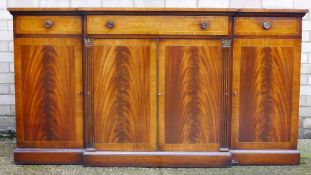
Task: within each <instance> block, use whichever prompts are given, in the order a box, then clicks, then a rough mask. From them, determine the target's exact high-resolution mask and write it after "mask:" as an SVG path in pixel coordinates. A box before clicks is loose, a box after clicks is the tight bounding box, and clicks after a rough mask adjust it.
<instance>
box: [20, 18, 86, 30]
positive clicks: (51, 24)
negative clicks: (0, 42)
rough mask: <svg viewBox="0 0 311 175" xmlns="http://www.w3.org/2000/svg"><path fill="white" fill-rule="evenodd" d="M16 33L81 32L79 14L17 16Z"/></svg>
mask: <svg viewBox="0 0 311 175" xmlns="http://www.w3.org/2000/svg"><path fill="white" fill-rule="evenodd" d="M15 24H16V25H15V26H16V30H15V32H16V34H81V33H82V25H81V17H79V16H17V17H16V22H15Z"/></svg>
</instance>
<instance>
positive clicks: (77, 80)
mask: <svg viewBox="0 0 311 175" xmlns="http://www.w3.org/2000/svg"><path fill="white" fill-rule="evenodd" d="M80 43H81V40H80V39H73V38H58V39H55V38H17V39H15V80H16V81H15V82H16V112H17V113H16V130H17V146H18V147H28V148H81V147H82V146H83V138H82V132H83V128H82V97H81V96H80V94H79V92H81V90H82V83H81V82H82V71H81V66H82V65H81V64H82V55H81V44H80Z"/></svg>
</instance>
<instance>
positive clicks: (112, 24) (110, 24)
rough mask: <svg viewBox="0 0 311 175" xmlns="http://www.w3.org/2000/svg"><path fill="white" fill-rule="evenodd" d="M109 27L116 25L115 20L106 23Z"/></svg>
mask: <svg viewBox="0 0 311 175" xmlns="http://www.w3.org/2000/svg"><path fill="white" fill-rule="evenodd" d="M106 26H107V27H108V28H109V29H112V28H113V27H114V23H113V21H108V22H107V25H106Z"/></svg>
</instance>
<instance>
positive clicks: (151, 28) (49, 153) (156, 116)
mask: <svg viewBox="0 0 311 175" xmlns="http://www.w3.org/2000/svg"><path fill="white" fill-rule="evenodd" d="M9 11H10V12H11V14H12V15H13V16H14V57H15V59H14V60H15V61H14V63H15V83H16V86H15V87H16V132H17V138H16V139H17V148H16V150H15V152H14V161H15V162H16V163H17V164H83V165H85V166H143V167H230V166H231V165H267V164H287V165H296V164H299V161H300V153H299V151H298V150H297V132H298V107H299V81H300V54H301V26H302V25H301V22H302V17H303V16H304V15H305V13H306V12H307V11H306V10H286V9H277V10H276V9H216V8H211V9H205V8H197V9H185V8H10V9H9Z"/></svg>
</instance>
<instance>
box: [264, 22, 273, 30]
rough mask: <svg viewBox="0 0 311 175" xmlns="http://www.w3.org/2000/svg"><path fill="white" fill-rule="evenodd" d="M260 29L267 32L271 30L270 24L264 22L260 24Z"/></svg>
mask: <svg viewBox="0 0 311 175" xmlns="http://www.w3.org/2000/svg"><path fill="white" fill-rule="evenodd" d="M262 27H263V28H264V29H265V30H268V29H270V28H271V23H270V22H264V23H263V24H262Z"/></svg>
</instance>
